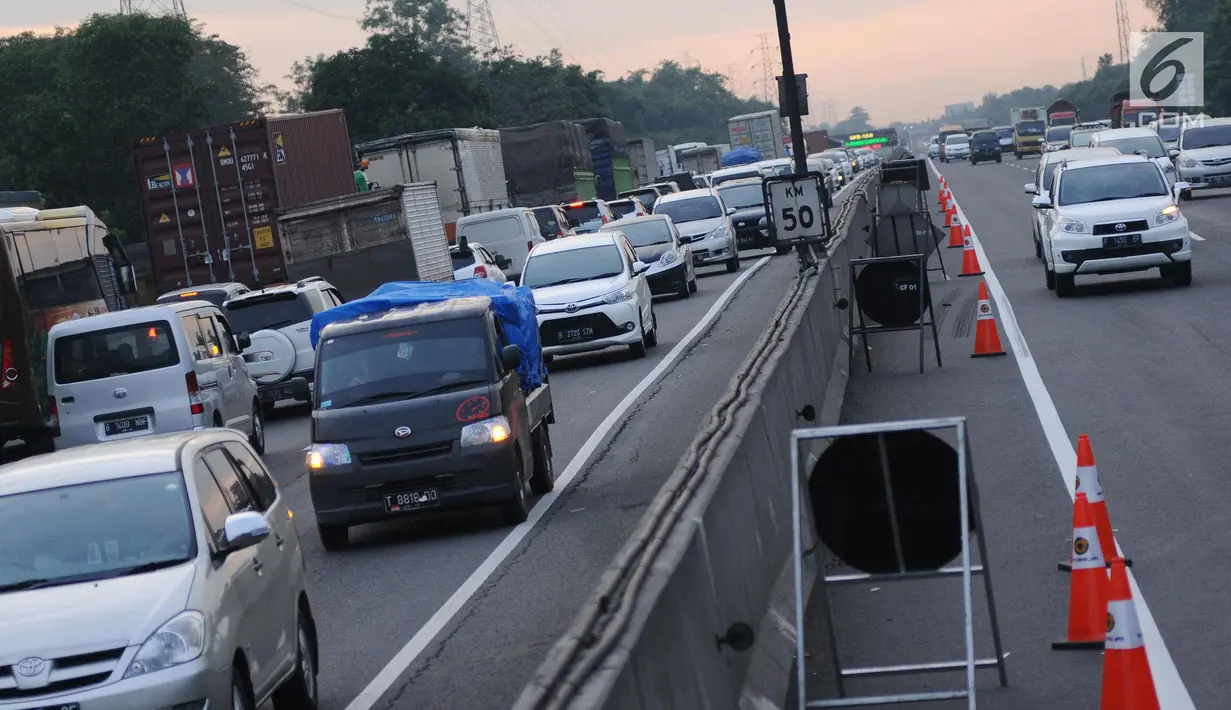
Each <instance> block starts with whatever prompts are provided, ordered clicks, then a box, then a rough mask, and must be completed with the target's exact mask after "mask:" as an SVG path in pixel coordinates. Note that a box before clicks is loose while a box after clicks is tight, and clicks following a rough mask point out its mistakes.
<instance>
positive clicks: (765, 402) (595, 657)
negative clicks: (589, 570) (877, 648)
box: [514, 170, 879, 710]
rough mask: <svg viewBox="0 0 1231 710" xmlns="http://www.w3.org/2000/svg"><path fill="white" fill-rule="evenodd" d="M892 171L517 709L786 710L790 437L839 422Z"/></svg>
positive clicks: (839, 229)
mask: <svg viewBox="0 0 1231 710" xmlns="http://www.w3.org/2000/svg"><path fill="white" fill-rule="evenodd" d="M878 174H879V170H869V171H867V172H866V173H864V174H863V175H862V176H861V177H860V178H859V179H858V180H857V181H856V182H855V186H854V187H853V188H852V193H851V195H849V196H848V197H847V199H846V200H845V201H844V202H843V204H842V205H841V206H840V207H839V209H838V214H837V216H836V218H835V219H834V220H833V225H834V233H835V234H836V235H837V236H836V238H834V239H833V240H832V241H831V242H830V244H829V248H828V253H827V255H826V257H825V258H824V259H822V260H820V262H819V263H818V264H817V265H815V266H813V267H810V268H807V269H805V270H803V271H801V272H800V273H799V274H798V275H797V276H796V277H795V278H794V279H793V280H792V281H791V283H790V285H789V287H788V289H787V295H786V296H785V297H784V298H783V300H782V303H781V304H780V305H779V307H778V310H777V311H776V312H775V314H774V316H773V317H772V318H771V320H770V322H769V325H768V326H767V327H766V329H765V331H764V332H763V333H762V335H761V337H760V338H759V339H758V340H757V342H756V344H755V345H754V346H753V348H752V351H751V352H750V353H749V355H748V357H747V358H746V359H745V360H744V362H743V364H742V365H741V367H740V368H739V370H738V371H737V373H736V374H735V376H734V377H733V378H732V380H731V384H730V387H729V388H728V390H727V391H726V393H724V394H723V395H722V397H721V398H720V399H719V401H718V403H717V404H716V405H715V406H714V408H713V410H712V412H711V414H710V417H709V419H708V420H707V422H706V424H705V425H704V426H703V427H702V428H701V431H700V432H699V433H698V434H697V436H696V438H695V439H694V440H693V442H692V444H691V445H690V446H689V448H688V450H687V451H685V453H684V455H683V456H682V457H681V459H680V462H679V464H677V466H676V468H675V471H674V472H673V473H672V474H671V476H670V478H668V480H667V482H666V483H665V484H664V485H663V487H662V489H661V490H660V491H659V493H658V495H657V496H656V497H655V500H654V502H653V504H652V505H651V507H650V509H649V510H648V511H647V512H646V514H645V516H644V517H643V518H642V520H641V522H640V524H639V525H638V527H637V528H636V530H635V531H634V532H633V534H632V536H631V537H630V538H629V540H628V542H627V543H625V545H624V547H623V548H622V549H621V550H620V552H619V553H618V554H617V555H616V557H615V559H614V560H613V561H612V563H611V565H610V566H609V567H608V569H607V570H606V572H605V573H604V574H603V576H602V578H601V579H600V581H599V584H598V587H597V589H596V590H595V592H594V594H593V595H592V597H591V598H590V600H589V601H588V602H587V603H586V604H585V605H584V606H583V607H582V609H581V611H580V612H579V613H578V615H577V617H576V618H575V619H574V622H573V624H572V626H571V627H570V628H569V630H568V632H567V633H566V634H565V635H564V636H563V637H562V638H561V639H560V640H559V641H558V642H557V643H556V645H555V646H554V647H553V648H552V649H551V651H550V652H549V653H548V656H547V658H546V660H545V661H544V662H543V664H542V665H541V666H540V667H539V669H538V670H537V671H536V673H535V675H534V677H533V678H532V679H531V681H530V683H529V684H528V685H527V686H526V687H525V688H524V690H523V691H522V694H521V696H520V697H519V698H518V700H517V702H516V704H515V706H514V710H563V709H566V708H567V709H569V710H574V709H580V708H587V709H595V708H602V709H604V710H606V709H610V710H638V709H641V708H644V709H645V710H649V708H659V707H672V708H690V709H691V708H698V709H699V708H732V709H734V708H736V707H738V706H739V705H740V698H741V696H742V695H743V696H747V697H748V698H749V699H750V700H754V701H755V700H759V701H764V700H769V701H771V702H773V703H774V705H775V706H776V707H781V706H782V703H783V700H784V699H785V697H786V694H787V690H788V688H789V683H790V681H789V679H790V674H791V669H792V664H793V661H794V629H793V627H792V622H790V621H788V620H789V619H793V618H794V616H793V610H794V592H793V587H792V581H793V578H792V574H793V569H792V565H791V564H790V561H791V560H790V556H791V550H792V544H793V543H792V538H791V534H792V530H791V517H790V500H791V498H790V496H791V491H790V489H789V488H788V486H789V485H790V480H791V476H790V474H789V468H790V464H789V462H790V455H789V444H790V431H791V429H793V428H795V427H796V426H798V425H800V424H801V423H817V424H832V423H836V422H837V420H838V417H839V414H840V409H841V404H842V399H843V396H844V393H845V389H846V379H847V373H848V370H849V368H848V363H847V362H846V360H847V347H846V341H845V338H846V337H847V335H846V332H845V331H846V314H845V311H844V309H845V308H847V307H850V304H849V303H848V302H847V299H846V298H845V297H844V294H849V293H850V288H849V286H850V285H849V284H848V283H846V282H847V280H848V278H849V269H848V267H847V264H848V261H849V259H850V258H852V257H853V256H859V255H860V254H861V250H863V249H864V248H865V241H864V239H863V238H861V235H863V234H864V233H865V231H866V230H867V229H868V228H869V225H870V218H869V215H868V210H867V202H868V194H869V191H870V190H871V189H874V185H875V178H876V176H877V175H878ZM856 235H860V238H855V237H856ZM816 453H818V454H819V452H816ZM811 574H812V576H813V577H814V575H815V570H812V573H811ZM809 586H810V584H809Z"/></svg>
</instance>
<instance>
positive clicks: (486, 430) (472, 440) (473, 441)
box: [462, 415, 511, 447]
mask: <svg viewBox="0 0 1231 710" xmlns="http://www.w3.org/2000/svg"><path fill="white" fill-rule="evenodd" d="M510 432H511V430H510V429H509V420H508V419H506V418H505V417H504V415H500V416H497V417H492V418H491V419H484V420H483V421H481V422H475V423H474V424H467V425H466V426H464V427H462V446H463V447H466V446H478V445H480V444H499V443H500V442H502V441H505V440H507V439H508V438H509V436H510Z"/></svg>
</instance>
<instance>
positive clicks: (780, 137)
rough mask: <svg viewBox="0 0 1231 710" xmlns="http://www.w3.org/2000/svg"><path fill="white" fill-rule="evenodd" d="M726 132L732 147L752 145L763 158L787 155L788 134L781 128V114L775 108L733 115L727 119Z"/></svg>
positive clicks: (768, 158) (771, 158) (769, 158)
mask: <svg viewBox="0 0 1231 710" xmlns="http://www.w3.org/2000/svg"><path fill="white" fill-rule="evenodd" d="M727 133H728V136H729V138H730V140H729V142H730V143H731V147H732V148H746V147H748V146H752V147H754V148H756V149H757V150H759V151H761V157H762V159H764V160H774V159H777V158H785V157H787V154H786V141H789V140H790V135H789V134H788V133H787V132H786V131H784V130H783V129H782V115H781V114H779V113H778V111H777V110H776V109H775V110H770V111H759V112H757V113H747V114H744V115H742V116H733V117H731V118H729V119H727Z"/></svg>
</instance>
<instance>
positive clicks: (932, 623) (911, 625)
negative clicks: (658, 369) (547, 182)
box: [807, 156, 1231, 710]
mask: <svg viewBox="0 0 1231 710" xmlns="http://www.w3.org/2000/svg"><path fill="white" fill-rule="evenodd" d="M937 167H938V168H939V169H940V170H941V172H943V174H944V175H945V177H946V178H947V180H948V182H949V185H950V186H951V187H952V189H953V191H954V194H955V196H956V198H957V201H958V203H959V205H960V207H961V210H962V212H963V213H964V214H965V216H966V219H967V220H968V222H969V224H970V225H971V227H972V229H973V231H974V233H975V235H976V241H977V242H978V244H979V245H980V253H979V256H980V259H981V262H982V267H983V269H984V270H986V271H987V274H986V275H985V276H984V277H982V278H983V279H984V280H986V282H987V283H988V286H989V289H990V290H991V291H992V297H993V299H994V301H995V304H994V309H995V312H996V315H997V322H998V324H999V326H1000V337H1001V339H1002V342H1003V344H1004V347H1005V349H1006V350H1008V355H1007V356H1006V357H1003V358H988V359H971V358H970V353H971V352H972V347H973V327H974V323H973V321H974V306H975V303H974V291H975V289H976V288H977V284H978V282H979V281H980V279H979V278H958V277H954V276H953V275H954V274H956V273H957V272H958V270H959V269H960V263H961V259H960V253H961V250H960V249H954V250H943V251H945V252H946V253H945V259H946V263H947V265H948V267H949V273H950V275H951V278H950V280H949V281H947V282H946V281H940V280H939V275H935V278H934V279H933V280H932V291H933V298H934V301H935V303H936V308H937V311H938V312H937V316H938V318H939V319H940V325H939V334H940V341H941V344H942V346H943V348H944V351H943V354H944V356H945V362H944V367H943V368H937V367H936V365H935V360H934V357H933V355H932V351H931V349H930V348H931V342H929V343H928V347H929V350H928V360H927V371H926V374H924V375H919V374H918V370H917V367H918V363H917V357H918V356H917V352H918V351H917V347H918V341H917V339H915V338H916V336H914V335H913V334H892V335H882V336H876V337H874V338H873V339H872V340H871V341H870V343H871V345H872V347H873V350H872V353H873V366H874V368H875V371H874V372H872V373H868V372H867V371H866V369H865V368H864V366H863V362H862V358H861V357H859V356H856V360H855V362H853V363H852V366H851V367H852V378H851V383H850V385H849V387H848V394H847V402H846V406H845V408H844V411H843V418H844V420H845V421H846V422H856V421H859V422H866V421H880V420H889V419H902V418H917V417H931V416H949V415H965V416H966V417H968V419H969V426H970V436H971V442H972V448H973V457H974V471H975V473H976V475H977V476H978V482H979V487H980V494H981V497H982V507H983V515H984V526H985V532H986V534H987V539H988V542H989V558H990V563H991V565H992V570H993V579H994V581H995V594H996V602H997V605H998V607H999V609H998V611H999V618H1000V623H1001V626H1002V635H1003V638H1004V642H1005V651H1007V652H1008V653H1009V657H1008V659H1007V662H1008V671H1009V681H1010V687H1009V688H1007V689H1000V688H997V687H996V686H997V683H996V675H995V672H994V671H979V672H978V676H979V681H980V682H979V687H980V688H981V691H980V693H979V696H978V699H979V703H980V706H981V707H987V708H992V709H994V710H995V709H999V708H1008V709H1011V710H1028V709H1033V708H1042V707H1047V708H1090V707H1097V706H1098V705H1097V704H1098V702H1099V688H1100V682H1101V676H1102V669H1101V662H1102V660H1101V654H1100V653H1099V652H1098V651H1093V652H1092V651H1083V652H1060V651H1053V650H1051V648H1050V642H1051V641H1055V640H1059V639H1061V638H1062V637H1063V635H1064V630H1065V623H1066V618H1067V613H1068V575H1065V574H1062V573H1059V572H1057V571H1056V568H1055V563H1056V562H1057V561H1060V560H1062V559H1065V558H1066V557H1067V544H1068V538H1069V534H1070V528H1071V521H1072V499H1071V497H1070V493H1069V491H1070V490H1071V488H1070V487H1071V483H1072V475H1073V466H1074V464H1075V453H1074V448H1075V446H1076V440H1077V437H1078V435H1079V434H1082V433H1085V434H1088V435H1089V436H1090V437H1091V441H1092V445H1093V449H1094V454H1095V458H1096V462H1097V465H1098V470H1099V474H1100V478H1101V480H1102V486H1103V490H1104V492H1105V494H1106V496H1107V503H1108V509H1109V512H1110V517H1111V522H1112V525H1113V526H1114V528H1115V529H1116V538H1117V541H1118V543H1119V545H1120V546H1121V547H1122V549H1123V550H1124V552H1125V554H1126V555H1127V556H1128V557H1131V558H1132V560H1133V562H1134V566H1133V568H1132V574H1133V577H1134V579H1135V582H1136V585H1137V586H1136V587H1135V590H1134V591H1135V594H1136V595H1137V611H1138V615H1139V617H1140V618H1141V621H1142V624H1143V632H1144V633H1145V637H1146V644H1147V650H1148V652H1149V656H1150V660H1151V665H1152V670H1153V676H1154V680H1155V684H1156V686H1157V687H1158V691H1159V696H1160V701H1161V702H1162V707H1163V708H1164V710H1191V709H1192V708H1194V707H1198V708H1214V707H1225V706H1226V697H1227V694H1228V691H1229V690H1231V680H1229V679H1228V677H1227V675H1226V673H1225V672H1224V670H1223V668H1224V666H1225V663H1224V662H1223V660H1222V658H1223V656H1224V655H1225V654H1224V653H1223V651H1222V649H1223V648H1224V647H1225V639H1226V638H1227V637H1228V635H1229V634H1231V620H1229V619H1228V618H1227V616H1226V614H1224V613H1223V612H1222V609H1224V608H1225V600H1226V589H1227V588H1228V587H1229V586H1231V549H1229V548H1228V547H1227V546H1226V544H1225V541H1224V537H1225V535H1224V532H1223V531H1224V530H1225V529H1226V528H1227V526H1228V523H1229V522H1231V512H1228V510H1229V508H1228V505H1227V501H1228V500H1229V499H1231V476H1228V475H1227V473H1226V471H1227V465H1226V462H1227V460H1228V456H1231V436H1228V434H1227V433H1226V432H1227V425H1228V422H1231V401H1229V400H1228V398H1227V397H1226V395H1225V393H1226V392H1227V391H1228V386H1229V385H1231V372H1229V368H1228V365H1227V363H1228V355H1229V353H1231V330H1228V329H1227V328H1226V326H1225V323H1226V320H1225V319H1226V318H1227V316H1228V312H1229V310H1231V219H1229V218H1231V195H1229V194H1228V193H1227V192H1226V191H1217V192H1209V193H1198V195H1199V196H1198V198H1197V199H1196V200H1193V201H1186V202H1183V203H1181V210H1182V212H1183V213H1184V215H1185V216H1186V217H1187V218H1188V219H1189V221H1190V227H1191V229H1192V231H1193V232H1194V234H1195V237H1194V239H1195V241H1196V243H1195V245H1194V258H1193V264H1194V267H1193V271H1194V282H1193V285H1192V286H1191V287H1188V288H1177V287H1174V286H1172V285H1171V284H1170V282H1167V281H1163V280H1162V279H1161V278H1159V276H1158V273H1157V271H1154V272H1142V273H1138V274H1125V275H1118V276H1101V277H1085V278H1081V277H1079V278H1078V280H1077V294H1076V296H1075V297H1073V298H1068V299H1060V298H1058V297H1057V296H1056V295H1055V293H1054V292H1052V291H1049V290H1048V289H1047V288H1046V286H1045V284H1044V279H1043V266H1042V264H1041V262H1040V261H1038V260H1037V259H1036V258H1035V257H1034V248H1033V243H1032V240H1031V231H1030V219H1031V217H1032V212H1033V210H1032V209H1031V207H1030V197H1029V196H1028V195H1026V194H1024V192H1023V185H1024V184H1025V183H1026V182H1029V181H1030V179H1031V177H1032V175H1033V171H1034V170H1035V168H1036V167H1037V161H1035V160H1023V161H1020V162H1019V161H1016V160H1014V159H1013V158H1012V156H1010V157H1009V158H1008V159H1007V160H1005V161H1004V163H1002V164H994V163H992V164H981V165H978V166H971V165H969V164H968V163H965V162H957V163H950V164H946V165H939V164H938V165H937ZM932 196H933V197H934V193H933V195H932ZM1197 237H1200V238H1199V239H1197ZM1066 479H1067V480H1066ZM831 573H832V571H831ZM945 585H948V586H945ZM959 590H960V586H959V585H958V584H957V583H956V582H955V581H954V582H943V583H942V582H928V583H923V584H915V585H895V586H893V587H892V588H890V587H889V586H884V587H877V588H872V587H869V586H858V585H857V586H853V587H848V588H843V589H841V590H835V591H834V592H833V593H832V594H831V599H833V600H834V609H835V614H836V615H837V616H838V622H837V623H836V625H835V626H836V628H837V630H838V632H839V640H840V643H841V645H842V656H841V657H842V659H843V662H844V663H845V664H847V666H848V667H849V666H853V665H862V666H866V665H874V664H875V665H882V664H885V663H913V662H928V661H952V660H960V659H961V658H962V621H961V616H960V613H959V611H960V608H961V606H960V605H961V596H960V591H959ZM975 597H976V601H977V602H978V604H977V610H978V611H977V614H978V615H977V616H976V639H977V646H978V647H979V655H980V656H982V657H989V656H991V648H990V646H991V644H990V640H989V638H990V637H989V634H988V627H987V624H986V621H985V619H986V617H985V616H981V615H982V613H983V612H982V610H983V609H984V606H983V602H982V598H983V595H982V590H981V589H979V588H978V587H976V591H975ZM807 631H808V634H809V636H808V641H809V647H810V648H812V649H813V653H812V654H811V656H812V658H811V659H810V661H809V663H808V673H809V682H810V683H815V686H814V691H815V692H809V695H810V697H814V698H815V697H833V696H834V686H833V679H832V672H831V670H830V668H829V661H830V659H831V658H832V653H831V651H830V650H829V649H828V648H827V647H826V644H825V639H824V633H823V632H824V629H823V626H822V625H820V624H819V619H818V618H817V617H816V615H811V616H810V621H809V624H808V628H807ZM961 684H962V678H961V676H960V674H954V675H944V676H932V677H926V676H925V677H922V678H920V677H918V676H915V677H912V678H909V679H906V678H903V679H894V680H892V681H890V680H882V681H872V682H868V681H861V682H857V683H855V684H853V685H852V689H853V690H854V692H856V693H859V694H867V693H869V692H880V691H892V692H901V691H903V690H906V689H911V690H919V689H925V690H937V689H951V688H954V687H956V686H960V685H961ZM937 707H941V708H946V707H954V708H956V707H965V704H964V703H955V704H953V705H946V704H944V703H941V704H937Z"/></svg>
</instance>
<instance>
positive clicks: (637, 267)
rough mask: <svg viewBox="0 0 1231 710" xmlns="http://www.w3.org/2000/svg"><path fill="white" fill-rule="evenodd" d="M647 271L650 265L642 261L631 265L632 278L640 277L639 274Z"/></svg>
mask: <svg viewBox="0 0 1231 710" xmlns="http://www.w3.org/2000/svg"><path fill="white" fill-rule="evenodd" d="M649 270H650V265H649V264H647V263H645V262H644V261H637V262H634V263H633V275H634V276H640V275H641V274H644V273H645V272H647V271H649Z"/></svg>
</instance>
